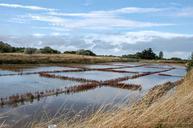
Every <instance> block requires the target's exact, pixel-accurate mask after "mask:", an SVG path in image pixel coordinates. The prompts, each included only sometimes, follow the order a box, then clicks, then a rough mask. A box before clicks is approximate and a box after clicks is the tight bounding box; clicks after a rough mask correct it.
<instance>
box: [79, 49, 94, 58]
mask: <svg viewBox="0 0 193 128" xmlns="http://www.w3.org/2000/svg"><path fill="white" fill-rule="evenodd" d="M76 54H78V55H88V56H96V54H95V53H93V52H92V51H90V50H84V49H81V50H78V51H77V52H76Z"/></svg>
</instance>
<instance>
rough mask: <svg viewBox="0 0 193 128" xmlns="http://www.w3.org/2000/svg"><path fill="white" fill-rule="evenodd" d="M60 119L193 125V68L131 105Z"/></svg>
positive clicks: (104, 125) (84, 126)
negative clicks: (84, 115) (80, 117)
mask: <svg viewBox="0 0 193 128" xmlns="http://www.w3.org/2000/svg"><path fill="white" fill-rule="evenodd" d="M56 120H57V119H52V120H51V121H50V122H47V123H38V124H35V125H34V128H46V127H47V126H48V125H49V124H51V123H53V122H55V121H56ZM52 121H53V122H52ZM56 122H58V123H57V125H58V127H59V128H165V127H172V128H173V127H183V128H192V127H193V70H191V71H190V72H189V73H187V75H186V76H185V77H184V79H182V80H180V81H177V82H173V83H171V82H168V83H165V84H163V85H159V86H155V87H154V88H152V89H151V90H150V91H149V92H148V93H147V94H146V95H145V96H144V97H143V98H142V99H141V100H140V101H139V102H137V103H135V104H134V105H132V106H131V107H121V108H119V109H116V110H115V111H113V112H112V111H111V112H102V111H100V110H99V111H98V112H97V113H95V114H94V115H92V116H91V117H88V118H87V119H84V120H81V121H77V122H75V123H74V122H73V121H72V123H69V122H66V121H65V120H61V119H60V121H58V120H57V121H56Z"/></svg>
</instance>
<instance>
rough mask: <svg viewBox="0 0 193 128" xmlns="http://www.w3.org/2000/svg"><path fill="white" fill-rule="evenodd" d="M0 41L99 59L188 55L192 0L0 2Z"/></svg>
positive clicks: (191, 44) (191, 49)
mask: <svg viewBox="0 0 193 128" xmlns="http://www.w3.org/2000/svg"><path fill="white" fill-rule="evenodd" d="M0 40H1V41H4V42H7V43H9V44H11V45H13V46H18V47H36V48H42V47H45V46H50V47H52V48H54V49H57V50H60V51H67V50H68V51H69V50H79V49H90V50H92V51H94V52H95V53H96V54H99V55H104V54H105V55H123V54H132V53H135V52H138V51H141V50H143V49H146V48H149V47H151V48H152V49H153V50H154V51H155V52H156V53H159V51H163V52H164V56H165V57H166V58H170V57H181V58H188V57H189V56H190V55H191V52H193V0H55V1H53V0H14V1H13V0H0Z"/></svg>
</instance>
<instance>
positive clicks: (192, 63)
mask: <svg viewBox="0 0 193 128" xmlns="http://www.w3.org/2000/svg"><path fill="white" fill-rule="evenodd" d="M192 67H193V53H192V55H191V57H190V61H189V62H188V65H187V70H188V71H190V70H191V69H192Z"/></svg>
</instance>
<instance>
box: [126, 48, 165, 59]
mask: <svg viewBox="0 0 193 128" xmlns="http://www.w3.org/2000/svg"><path fill="white" fill-rule="evenodd" d="M123 57H128V58H134V59H148V60H153V59H163V58H164V53H163V52H162V51H160V52H159V55H156V53H155V52H154V51H153V50H152V48H147V49H144V50H143V51H141V52H137V53H135V54H128V55H123Z"/></svg>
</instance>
